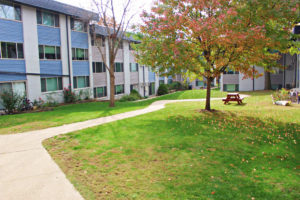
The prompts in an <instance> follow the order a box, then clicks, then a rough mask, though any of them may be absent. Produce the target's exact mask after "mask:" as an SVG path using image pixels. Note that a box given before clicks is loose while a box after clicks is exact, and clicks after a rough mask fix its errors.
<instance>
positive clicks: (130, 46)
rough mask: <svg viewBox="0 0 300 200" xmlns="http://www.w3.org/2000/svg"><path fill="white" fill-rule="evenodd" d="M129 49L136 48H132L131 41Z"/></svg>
mask: <svg viewBox="0 0 300 200" xmlns="http://www.w3.org/2000/svg"><path fill="white" fill-rule="evenodd" d="M129 50H130V51H131V50H134V49H133V48H132V44H131V43H129Z"/></svg>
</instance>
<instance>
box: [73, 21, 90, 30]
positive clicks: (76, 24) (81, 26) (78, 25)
mask: <svg viewBox="0 0 300 200" xmlns="http://www.w3.org/2000/svg"><path fill="white" fill-rule="evenodd" d="M71 29H72V30H73V31H80V32H87V24H86V23H84V22H83V21H80V20H76V19H71Z"/></svg>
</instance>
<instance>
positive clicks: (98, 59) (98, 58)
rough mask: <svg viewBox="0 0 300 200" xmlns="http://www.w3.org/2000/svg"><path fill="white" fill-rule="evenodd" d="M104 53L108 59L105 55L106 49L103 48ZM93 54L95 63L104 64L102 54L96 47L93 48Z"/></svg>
mask: <svg viewBox="0 0 300 200" xmlns="http://www.w3.org/2000/svg"><path fill="white" fill-rule="evenodd" d="M101 49H102V52H103V53H104V58H105V57H106V54H105V47H102V48H101ZM92 54H93V62H103V60H102V56H101V53H100V51H99V49H98V48H97V47H96V46H93V47H92Z"/></svg>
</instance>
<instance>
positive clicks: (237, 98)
mask: <svg viewBox="0 0 300 200" xmlns="http://www.w3.org/2000/svg"><path fill="white" fill-rule="evenodd" d="M222 100H223V101H224V104H227V103H228V102H229V101H236V102H238V104H242V103H243V100H244V98H241V97H240V94H239V93H228V94H227V97H226V98H223V99H222Z"/></svg>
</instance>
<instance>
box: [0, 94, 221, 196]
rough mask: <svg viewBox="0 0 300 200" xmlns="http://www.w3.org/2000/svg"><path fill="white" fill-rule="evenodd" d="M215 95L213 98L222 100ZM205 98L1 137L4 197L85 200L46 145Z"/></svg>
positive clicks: (0, 171)
mask: <svg viewBox="0 0 300 200" xmlns="http://www.w3.org/2000/svg"><path fill="white" fill-rule="evenodd" d="M221 99H222V98H212V99H211V100H221ZM192 101H198V102H200V101H205V99H188V100H163V101H156V102H154V103H152V104H151V105H150V106H148V107H147V108H144V109H140V110H135V111H131V112H126V113H121V114H117V115H112V116H108V117H101V118H97V119H92V120H88V121H84V122H77V123H73V124H67V125H63V126H59V127H53V128H47V129H43V130H37V131H30V132H26V133H20V134H15V135H3V136H0V199H5V200H24V199H26V200H82V199H83V198H82V197H81V195H80V194H79V192H78V191H77V190H76V189H75V188H74V187H73V185H72V184H71V183H70V182H69V181H68V180H67V178H66V176H65V174H64V173H63V172H62V171H61V169H60V168H59V167H58V166H57V165H56V163H55V162H54V161H53V160H52V158H51V157H50V155H49V154H48V152H47V151H46V150H45V149H44V147H43V146H42V141H43V140H45V139H48V138H51V137H54V136H56V135H60V134H65V133H69V132H73V131H77V130H82V129H86V128H89V127H93V126H98V125H101V124H105V123H109V122H113V121H117V120H122V119H126V118H130V117H134V116H138V115H142V114H146V113H150V112H154V111H157V110H160V109H163V108H164V107H165V105H166V104H167V103H174V102H192Z"/></svg>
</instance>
